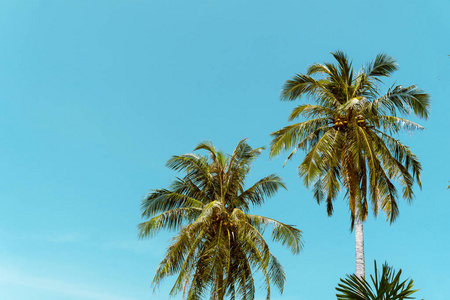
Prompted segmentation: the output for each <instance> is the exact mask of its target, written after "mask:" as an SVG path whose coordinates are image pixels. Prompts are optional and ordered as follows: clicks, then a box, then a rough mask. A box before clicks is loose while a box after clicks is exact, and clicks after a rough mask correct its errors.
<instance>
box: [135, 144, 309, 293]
mask: <svg viewBox="0 0 450 300" xmlns="http://www.w3.org/2000/svg"><path fill="white" fill-rule="evenodd" d="M201 149H202V150H206V151H208V152H209V157H207V156H201V155H197V154H192V153H190V154H184V155H179V156H174V157H172V158H171V159H170V160H169V161H168V162H167V166H168V167H169V168H172V169H174V170H176V171H182V172H184V173H185V176H184V177H183V178H177V179H176V180H175V181H174V182H173V183H172V185H171V186H170V188H169V189H158V190H153V191H152V192H151V193H150V194H149V195H148V196H147V197H146V198H145V199H144V200H143V202H142V217H143V218H150V220H148V221H146V222H143V223H141V224H139V229H140V236H141V237H151V236H153V235H155V234H156V233H158V232H159V231H160V230H161V229H172V230H177V231H178V234H177V235H176V236H175V237H174V238H173V240H172V243H171V244H170V246H169V247H168V249H167V252H166V256H165V257H164V258H163V260H162V261H161V263H160V264H159V267H158V269H157V270H156V273H155V276H154V279H153V284H154V285H155V287H156V286H157V285H158V284H160V283H161V281H162V280H163V279H164V278H166V277H168V276H170V275H175V274H178V276H177V279H176V281H175V285H174V286H173V288H172V290H171V292H170V294H171V295H175V294H177V293H178V292H180V291H183V295H184V297H186V298H187V299H192V300H193V299H205V298H206V297H208V298H210V299H218V300H222V299H224V297H229V298H230V299H253V298H254V294H255V284H254V278H253V273H254V272H255V271H259V272H260V273H262V275H263V278H264V280H263V282H264V285H265V289H266V290H267V299H270V293H271V285H272V284H274V285H275V286H276V287H277V288H278V289H279V290H280V291H281V292H282V291H283V287H284V283H285V273H284V270H283V267H282V266H281V264H280V263H279V261H278V260H277V259H276V258H275V256H273V255H272V253H271V252H270V251H269V247H268V245H267V243H266V241H265V240H264V238H263V235H262V233H263V231H264V229H265V227H267V226H268V225H271V226H272V227H273V230H272V238H273V240H274V241H278V242H281V243H282V244H283V245H285V246H287V247H288V248H289V249H290V250H291V251H292V252H293V253H295V254H296V253H298V252H299V251H300V250H301V248H302V242H301V231H300V230H298V229H296V228H295V227H293V226H291V225H286V224H283V223H281V222H278V221H276V220H274V219H270V218H266V217H262V216H258V215H252V214H249V209H250V206H251V205H254V206H258V205H262V204H263V203H264V200H265V198H266V197H270V196H273V195H274V194H275V193H276V192H277V190H278V189H279V188H285V186H284V184H283V182H282V181H281V179H280V178H279V177H278V176H276V175H274V174H272V175H269V176H267V177H264V178H262V179H260V180H259V181H257V182H256V183H255V184H254V185H252V186H251V187H250V188H248V189H244V181H245V178H246V176H247V174H248V173H249V171H250V165H251V163H252V162H253V160H255V159H256V158H257V157H258V156H259V155H260V153H261V150H262V148H256V149H252V148H251V147H250V146H249V145H248V144H247V142H246V141H245V140H241V141H240V142H239V144H238V145H237V147H236V149H235V150H234V152H233V154H232V155H231V156H227V155H226V154H224V153H223V152H221V151H217V150H216V149H215V147H214V145H213V144H212V143H210V142H202V143H200V144H199V145H198V146H197V148H195V149H194V151H195V150H201ZM208 294H209V296H207V295H208Z"/></svg>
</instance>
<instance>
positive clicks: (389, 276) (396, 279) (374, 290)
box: [336, 261, 418, 300]
mask: <svg viewBox="0 0 450 300" xmlns="http://www.w3.org/2000/svg"><path fill="white" fill-rule="evenodd" d="M374 264H375V276H372V275H370V279H371V282H372V286H371V284H370V282H369V281H366V280H365V279H361V278H360V277H358V276H356V275H355V274H352V275H347V278H346V279H341V283H339V284H338V287H337V288H336V291H338V292H339V294H336V297H337V299H338V300H404V299H416V298H415V297H412V296H411V295H412V294H414V293H415V292H417V291H418V290H414V281H413V280H412V279H409V280H408V279H406V280H403V281H402V280H401V279H400V276H401V275H402V270H401V269H400V271H398V272H396V271H395V270H394V269H392V267H390V266H388V265H387V263H385V264H384V265H383V268H382V271H381V274H378V271H377V262H376V261H375V263H374Z"/></svg>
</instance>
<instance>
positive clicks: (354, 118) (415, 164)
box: [271, 51, 430, 276]
mask: <svg viewBox="0 0 450 300" xmlns="http://www.w3.org/2000/svg"><path fill="white" fill-rule="evenodd" d="M332 55H333V56H334V58H335V59H336V61H337V63H336V64H331V63H324V64H318V63H317V64H314V65H312V66H310V67H309V68H308V70H307V73H306V74H299V75H296V76H295V77H294V78H293V79H291V80H288V81H287V82H286V83H285V85H284V87H283V90H282V93H281V97H282V100H288V101H292V100H295V99H298V98H302V97H306V98H308V99H310V100H311V101H312V102H313V104H302V105H299V106H297V107H296V108H294V109H293V111H292V113H291V115H290V117H289V120H290V121H291V120H294V119H296V118H298V117H299V116H302V117H304V118H305V119H306V121H303V122H300V123H296V124H293V125H289V126H286V127H284V128H282V129H280V130H278V131H276V132H274V133H272V136H273V140H272V144H271V156H276V155H279V154H280V153H281V152H282V151H287V150H290V149H292V152H291V153H290V154H289V156H288V160H289V159H291V158H292V156H293V155H294V154H295V153H296V152H297V151H298V150H299V149H300V150H304V151H306V152H307V154H306V156H305V158H304V160H303V162H302V163H301V164H300V166H299V167H298V172H299V175H300V176H301V177H302V178H303V179H304V183H305V184H306V186H310V185H313V187H314V189H313V190H314V197H315V199H316V200H317V202H318V203H320V202H322V200H324V199H325V200H326V204H327V212H328V215H331V214H332V213H333V201H334V200H335V199H336V197H337V196H338V194H339V191H340V190H341V184H342V185H343V186H344V187H345V190H346V191H347V195H348V199H349V206H350V211H351V220H352V229H353V226H354V225H355V222H360V221H361V222H363V221H364V220H365V219H366V218H367V215H368V203H371V207H372V210H373V212H374V214H375V215H377V214H378V212H379V210H380V209H382V210H383V211H384V212H385V214H386V217H387V219H388V220H389V221H390V222H393V221H394V220H395V218H396V217H397V216H398V206H397V198H398V195H397V190H396V187H395V186H394V184H393V182H392V181H393V180H396V181H398V182H399V183H400V185H401V186H402V188H403V190H402V192H403V193H402V197H403V198H405V199H406V200H407V201H411V200H412V198H413V195H414V194H413V190H412V186H413V184H414V181H416V182H417V183H418V185H419V186H421V182H420V172H421V165H420V162H419V161H418V159H417V157H416V156H415V155H414V154H413V153H412V152H411V151H410V149H409V147H407V146H405V145H404V144H402V143H401V142H400V141H399V140H398V139H396V138H394V137H393V136H392V135H393V134H396V133H398V132H399V131H400V130H402V129H404V130H408V131H413V130H418V129H423V127H421V126H420V125H418V124H416V123H414V122H411V121H409V120H407V119H405V118H403V117H402V115H408V114H410V113H414V114H415V115H416V116H418V117H420V118H425V119H426V118H427V117H428V113H429V107H430V104H429V95H428V94H426V93H425V92H423V91H422V90H420V89H419V88H417V87H416V86H414V85H412V86H408V87H402V86H393V87H391V88H389V90H388V91H387V93H386V94H384V95H381V94H380V93H379V84H380V83H381V78H383V77H389V76H390V75H391V73H393V72H394V71H395V70H397V65H396V62H395V60H394V59H393V58H391V57H389V56H387V55H385V54H379V55H377V57H376V58H375V60H374V61H372V62H370V63H369V64H367V65H366V66H365V67H363V68H362V69H361V70H360V71H359V72H357V73H356V72H354V71H353V68H352V63H351V62H350V61H349V60H348V58H347V56H346V55H345V54H344V53H342V52H339V51H338V52H335V53H332ZM361 226H362V225H361ZM361 230H362V227H361ZM357 273H359V276H361V272H357ZM362 276H364V275H362Z"/></svg>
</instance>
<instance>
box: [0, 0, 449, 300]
mask: <svg viewBox="0 0 450 300" xmlns="http://www.w3.org/2000/svg"><path fill="white" fill-rule="evenodd" d="M449 11H450V2H448V1H444V0H442V1H437V0H436V1H428V2H425V1H417V0H416V1H415V0H410V1H379V0H375V1H360V0H359V1H299V0H296V1H293V0H284V1H263V0H259V1H253V0H249V1H234V0H229V1H213V0H209V1H175V0H168V1H138V0H127V1H125V0H123V1H114V0H104V1H97V0H92V1H87V0H83V1H80V0H72V1H71V0H66V1H57V0H54V1H39V0H30V1H2V2H1V4H0V43H1V46H0V91H1V98H0V102H1V108H0V128H1V130H0V138H1V141H2V142H1V146H0V166H1V171H0V197H1V198H0V199H1V202H0V203H1V206H0V241H1V242H0V298H1V299H5V300H25V299H33V300H74V299H83V300H84V299H87V300H91V299H92V300H140V299H168V298H169V297H168V290H169V289H170V288H171V284H170V283H171V281H170V280H168V281H167V282H165V284H163V285H162V286H161V288H160V289H159V290H157V291H156V292H155V293H152V289H151V287H150V282H151V279H152V277H153V274H154V271H155V269H156V266H157V264H158V262H159V261H160V259H161V258H162V256H163V253H164V251H165V248H166V246H167V245H168V241H169V238H170V236H171V233H163V234H161V235H160V236H158V237H156V238H153V239H148V240H143V241H141V240H138V238H137V234H138V231H137V228H136V226H137V224H138V223H139V222H140V221H141V219H140V211H139V205H140V201H141V199H142V197H143V196H144V195H145V194H146V193H147V192H148V191H149V190H150V189H156V188H163V187H167V186H168V185H169V184H170V180H171V179H173V178H174V177H175V176H177V174H176V173H174V172H172V171H170V170H169V169H167V168H165V166H164V164H165V162H166V161H167V160H168V159H169V158H170V156H171V155H175V154H183V153H187V152H191V151H192V150H193V148H194V147H195V146H196V145H197V143H199V142H200V141H202V140H211V141H213V142H214V144H215V145H216V146H217V147H219V148H221V149H223V150H224V151H228V152H230V151H232V149H233V148H234V146H235V145H236V144H237V142H238V141H239V140H240V139H242V138H243V137H247V138H248V139H249V143H250V145H251V146H253V147H258V146H268V145H269V143H270V136H269V134H270V133H271V132H273V131H275V130H277V129H279V128H281V127H284V126H286V125H287V124H288V121H287V117H288V114H289V113H290V111H291V109H292V108H293V107H294V106H295V103H290V102H280V101H279V91H280V88H281V86H282V84H283V82H284V81H285V80H287V79H289V78H290V77H291V76H293V75H295V74H296V73H302V72H304V71H305V70H306V68H307V66H308V65H310V64H312V63H315V62H324V61H332V58H331V55H330V54H329V53H330V52H332V51H335V50H342V51H345V52H347V53H348V55H349V56H350V57H351V58H353V61H354V64H355V66H360V65H362V64H363V63H365V62H368V61H370V60H371V59H373V58H374V57H375V55H376V54H378V53H380V52H384V53H387V54H389V55H391V56H393V57H394V58H396V59H397V60H398V63H399V65H400V70H399V71H398V72H396V73H395V74H394V75H393V78H392V80H390V81H388V82H387V84H388V85H392V84H393V83H394V81H395V82H396V83H397V84H402V85H405V86H406V85H411V84H417V85H418V86H419V87H421V88H422V89H424V90H425V91H427V92H428V93H430V94H431V96H432V111H431V117H430V119H429V120H428V121H420V123H421V124H422V125H424V126H425V127H426V128H427V130H425V131H423V132H419V133H415V134H413V135H401V136H400V138H401V140H402V141H404V142H405V143H406V144H408V145H410V146H411V148H412V150H413V152H415V153H416V154H417V155H418V156H419V158H420V160H421V162H422V164H423V190H422V191H420V190H419V189H417V187H416V189H415V191H416V199H415V200H414V202H413V204H412V205H408V204H406V203H405V202H404V201H402V202H401V204H400V217H399V219H398V221H397V222H396V223H394V224H393V225H392V226H389V225H388V223H386V222H385V220H384V216H383V215H380V216H379V217H378V219H377V220H375V219H374V218H373V217H370V218H369V220H368V222H367V223H366V224H365V246H366V265H367V273H370V272H371V271H372V269H373V268H372V262H373V260H374V259H376V260H377V261H379V262H384V261H385V260H386V261H388V262H389V263H390V264H391V265H393V266H394V267H395V268H397V269H398V268H402V269H403V272H404V274H405V275H406V276H410V277H412V278H413V279H414V280H415V282H416V286H417V287H419V288H421V291H420V292H419V293H417V295H418V297H420V298H422V297H424V298H426V299H434V300H440V299H448V287H449V286H450V277H449V268H450V262H449V256H448V250H449V249H450V240H449V233H448V232H449V229H450V218H449V217H448V215H449V210H450V202H449V200H450V190H446V187H447V185H448V180H450V172H449V171H448V170H449V169H450V163H449V159H448V153H449V146H450V142H449V133H448V128H449V125H450V121H449V119H450V116H449V111H450V98H449V94H450V93H449V91H450V57H449V56H448V55H449V54H450V39H449V36H450V22H449V20H448V12H449ZM384 88H387V86H384ZM302 157H303V154H299V155H298V156H297V157H296V159H294V160H293V161H292V162H291V163H288V164H287V166H286V167H284V168H283V167H282V164H283V162H284V159H285V156H281V157H279V158H276V159H272V160H269V158H268V151H265V153H264V154H263V155H262V156H261V157H260V158H259V159H258V160H257V161H256V162H255V164H254V167H253V169H252V172H251V175H250V178H249V183H251V182H253V181H255V180H257V179H259V178H261V177H263V176H265V175H268V174H271V173H277V174H279V175H280V176H281V177H283V178H284V180H285V182H286V184H287V187H288V191H281V192H280V193H279V194H278V195H277V196H276V197H274V198H272V199H269V201H268V202H267V205H266V206H265V207H264V208H260V209H256V212H257V213H260V214H262V215H266V216H270V217H273V218H275V219H278V220H280V221H283V222H285V223H289V224H296V225H297V226H298V228H300V229H301V230H302V231H303V232H304V238H305V248H304V251H303V252H302V253H301V254H300V255H298V256H292V255H291V254H290V253H289V252H288V251H287V250H285V249H283V248H281V247H279V246H278V245H275V244H274V243H271V245H273V252H274V253H275V255H276V256H277V257H278V258H279V259H280V260H281V262H282V264H283V265H284V267H285V269H286V272H287V283H286V286H285V292H284V294H283V295H282V296H279V294H278V293H277V292H274V294H273V299H286V300H294V299H303V300H314V299H321V300H327V299H335V290H334V287H335V286H336V284H337V282H338V281H339V278H341V277H344V276H345V274H347V273H353V272H354V240H353V235H352V234H351V233H350V231H349V225H350V222H349V212H348V208H347V204H346V203H345V201H344V200H342V198H341V199H339V200H337V203H336V206H335V214H334V216H333V217H331V218H328V217H327V216H326V209H325V207H324V206H318V205H317V204H316V203H315V201H314V200H313V199H312V192H311V191H310V190H307V189H306V188H304V187H303V185H302V183H301V181H300V180H299V178H298V176H297V172H296V167H297V165H298V164H299V163H300V161H301V159H302ZM262 295H263V294H262V293H258V297H259V298H260V299H262ZM175 299H181V295H180V296H177V297H175Z"/></svg>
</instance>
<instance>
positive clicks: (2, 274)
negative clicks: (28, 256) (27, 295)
mask: <svg viewBox="0 0 450 300" xmlns="http://www.w3.org/2000/svg"><path fill="white" fill-rule="evenodd" d="M0 282H3V283H7V284H12V285H19V286H22V287H28V288H35V289H38V290H46V291H49V292H52V293H53V294H56V295H58V294H64V295H69V296H76V297H79V298H80V299H88V300H90V299H92V300H136V298H130V297H124V296H117V295H113V294H111V293H110V292H106V291H99V290H95V289H92V288H90V287H86V286H82V285H79V284H73V283H67V282H64V281H61V280H57V279H53V278H42V277H37V276H30V275H27V274H23V273H22V272H20V271H17V270H11V269H10V270H5V269H4V268H3V267H2V270H1V271H0Z"/></svg>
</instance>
